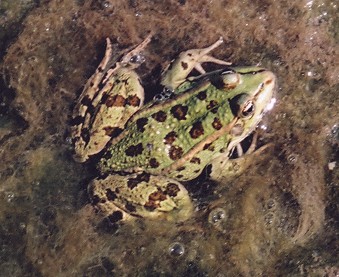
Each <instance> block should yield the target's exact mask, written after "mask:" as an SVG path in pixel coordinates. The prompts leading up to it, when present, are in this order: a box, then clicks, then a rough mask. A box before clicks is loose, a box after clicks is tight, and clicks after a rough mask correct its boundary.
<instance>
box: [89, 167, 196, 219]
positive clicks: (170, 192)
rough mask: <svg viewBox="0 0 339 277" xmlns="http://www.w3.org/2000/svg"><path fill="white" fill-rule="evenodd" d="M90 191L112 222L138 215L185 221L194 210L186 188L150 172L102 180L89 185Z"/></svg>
mask: <svg viewBox="0 0 339 277" xmlns="http://www.w3.org/2000/svg"><path fill="white" fill-rule="evenodd" d="M88 191H89V195H90V198H91V200H92V203H93V204H94V205H95V206H97V207H98V208H99V209H100V210H101V211H102V213H103V214H104V215H105V216H107V217H108V218H109V219H111V220H113V219H118V220H126V219H129V218H131V216H136V217H145V218H163V219H166V220H175V221H183V220H186V219H187V218H189V216H190V215H191V213H192V210H193V208H192V203H191V200H190V197H189V195H188V192H187V190H186V189H185V188H184V187H183V185H181V184H180V183H178V182H177V181H175V180H172V179H168V178H166V177H161V176H152V175H149V174H147V173H138V174H133V175H130V176H120V175H109V176H108V177H106V178H103V179H99V178H98V179H95V180H93V181H92V182H91V183H90V184H89V187H88Z"/></svg>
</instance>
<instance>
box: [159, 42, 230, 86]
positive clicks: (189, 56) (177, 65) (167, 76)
mask: <svg viewBox="0 0 339 277" xmlns="http://www.w3.org/2000/svg"><path fill="white" fill-rule="evenodd" d="M222 43H223V39H222V38H221V37H220V38H219V39H218V40H217V41H216V42H215V43H213V44H212V45H211V46H209V47H206V48H202V49H191V50H188V51H185V52H182V53H180V55H179V57H178V58H177V59H175V60H174V61H172V63H171V64H170V65H169V66H168V67H167V68H166V69H165V70H164V72H163V75H162V79H161V84H162V85H163V86H165V87H167V88H169V89H171V90H174V89H176V88H177V87H179V86H180V85H181V84H182V83H183V82H184V81H185V80H186V78H187V77H188V75H189V74H190V73H191V71H192V70H193V69H194V68H195V69H196V70H197V71H199V72H200V73H201V74H205V73H206V72H205V70H204V69H203V68H202V66H201V64H202V63H205V62H212V63H216V64H221V65H230V64H231V63H229V62H225V61H222V60H219V59H216V58H214V57H212V56H209V55H208V53H209V52H211V51H212V50H213V49H215V48H217V47H218V46H219V45H220V44H222Z"/></svg>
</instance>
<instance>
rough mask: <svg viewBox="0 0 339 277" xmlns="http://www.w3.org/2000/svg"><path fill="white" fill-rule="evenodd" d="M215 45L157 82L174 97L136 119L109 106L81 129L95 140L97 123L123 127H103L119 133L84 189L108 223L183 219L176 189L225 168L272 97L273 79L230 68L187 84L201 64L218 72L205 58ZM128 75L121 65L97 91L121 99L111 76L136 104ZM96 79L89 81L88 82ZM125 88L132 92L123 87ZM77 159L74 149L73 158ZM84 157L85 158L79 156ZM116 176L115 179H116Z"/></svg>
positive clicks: (182, 197) (186, 203)
mask: <svg viewBox="0 0 339 277" xmlns="http://www.w3.org/2000/svg"><path fill="white" fill-rule="evenodd" d="M219 44H220V40H219V41H217V42H216V43H214V44H213V45H211V46H210V47H207V48H203V49H193V50H188V51H186V52H183V53H181V54H180V56H179V57H178V59H176V60H175V61H174V62H173V63H172V67H171V69H167V71H165V73H164V74H163V77H162V84H164V85H165V86H166V87H168V88H171V89H173V91H174V93H173V96H172V97H171V98H170V99H167V100H164V101H155V100H154V101H152V102H150V103H148V104H146V105H145V106H141V105H140V109H139V110H138V111H135V110H132V111H130V112H129V111H126V108H127V109H129V108H130V107H128V104H126V103H127V102H124V103H125V105H122V104H121V103H119V105H118V103H117V102H114V105H115V109H112V110H110V111H109V112H107V111H106V110H108V109H107V108H106V110H105V112H97V113H96V114H94V115H92V117H94V119H92V126H85V127H86V128H89V129H90V130H92V129H91V128H90V127H93V129H95V131H93V132H92V133H93V134H97V133H100V130H102V129H105V130H107V126H104V127H103V126H97V124H93V122H99V121H100V122H104V121H105V120H101V118H102V117H104V118H105V119H107V118H117V117H118V115H120V114H125V118H124V119H123V120H120V119H119V120H118V122H114V121H111V122H110V130H111V129H112V126H113V127H114V128H115V126H118V127H119V129H120V130H121V131H120V132H119V134H117V135H115V136H114V137H112V138H111V139H110V142H109V146H108V147H106V148H105V150H104V152H103V155H102V157H101V159H100V161H99V163H98V170H99V172H101V173H102V175H103V176H105V177H100V178H96V179H95V180H93V181H92V182H91V183H90V185H89V194H90V196H91V199H92V202H93V204H95V205H96V206H97V207H98V208H99V209H100V210H101V211H102V212H103V213H104V214H105V215H106V216H109V217H110V219H111V220H112V221H118V220H121V219H126V218H130V216H131V215H132V216H141V217H148V218H165V219H170V220H185V219H187V218H188V217H189V216H190V215H191V213H192V209H193V206H192V203H191V201H190V198H189V195H188V193H187V191H186V189H185V188H184V187H183V186H182V185H181V184H180V183H179V181H187V180H192V179H193V178H195V177H197V176H198V175H199V174H200V173H201V171H202V170H203V169H204V168H205V167H206V165H208V164H212V169H213V161H214V160H216V159H218V160H220V158H221V159H223V160H227V158H228V155H229V153H230V151H232V149H233V148H234V147H235V146H236V145H237V144H238V143H240V142H241V141H242V140H243V139H244V138H245V137H247V136H248V135H249V134H250V133H251V132H252V131H253V129H254V128H255V127H256V126H257V124H258V123H259V121H260V120H261V117H262V114H263V112H264V110H265V107H266V106H267V104H268V103H269V102H270V100H271V98H272V93H273V90H274V84H275V76H274V75H273V73H271V72H270V71H267V70H265V69H263V68H258V67H241V68H240V67H238V68H227V70H225V69H224V70H217V71H214V72H209V73H204V72H203V71H202V73H203V74H201V75H200V76H198V77H195V78H187V76H188V74H189V73H190V71H191V70H192V69H193V68H197V69H198V70H201V69H202V68H201V66H200V63H202V62H206V61H210V62H214V63H218V64H226V62H223V61H220V60H217V59H215V58H213V57H210V56H208V55H207V53H208V52H210V51H211V50H212V49H214V48H215V47H217V46H218V45H219ZM126 68H127V69H126ZM133 69H134V67H132V66H131V68H129V65H128V64H127V66H126V65H125V66H124V67H122V68H121V69H120V68H118V69H117V70H116V71H115V72H114V74H112V75H111V76H110V78H108V81H107V80H105V81H106V82H105V83H104V84H103V87H106V88H107V83H109V82H110V81H111V82H110V86H109V92H108V93H109V94H110V97H113V98H114V99H117V98H118V97H117V95H121V92H122V89H121V82H120V80H121V79H120V77H117V76H121V72H123V73H124V74H123V76H124V78H125V79H124V80H125V82H124V84H125V85H126V87H125V88H123V92H122V93H123V95H124V98H126V99H127V98H128V97H130V99H132V98H133V97H134V98H135V97H136V95H137V96H138V97H140V98H143V91H141V89H140V85H139V83H138V82H137V78H138V77H137V75H136V74H135V72H134V71H133ZM129 72H130V74H129ZM97 76H98V75H96V74H95V75H94V77H92V78H96V77H97ZM126 80H127V81H126ZM92 82H93V79H92ZM116 84H119V89H116V88H117V87H118V86H117V85H116ZM131 84H137V86H135V85H133V86H131V87H130V85H131ZM96 91H98V89H97V90H96ZM106 91H107V89H106ZM106 91H105V92H104V94H105V93H107V92H106ZM126 91H128V93H129V94H128V93H127V94H126ZM140 91H141V92H140ZM86 93H87V94H88V92H86V91H84V92H83V94H86ZM90 93H92V92H91V91H90ZM131 95H132V96H133V97H132V98H131ZM134 98H133V99H134ZM119 99H120V98H119ZM121 99H122V98H121ZM130 102H131V101H130ZM106 103H107V102H106ZM102 106H104V104H102ZM130 106H133V105H131V104H130ZM78 109H79V108H78ZM98 110H99V111H100V106H99V108H98V109H97V111H98ZM126 113H127V114H128V116H126ZM95 118H100V120H96V119H95ZM121 121H123V122H121ZM122 126H123V127H122ZM81 128H83V126H81ZM78 129H79V128H78ZM78 129H77V130H78ZM98 130H99V131H98ZM114 130H115V129H114ZM97 141H100V138H99V139H97ZM96 144H98V143H96ZM88 149H91V150H92V149H94V147H93V146H91V147H88ZM76 150H77V148H76ZM100 150H101V149H100ZM83 151H84V150H83V148H81V150H79V151H78V153H84V152H83ZM86 151H87V150H86ZM95 152H98V151H97V150H95V151H94V153H95ZM86 155H88V156H90V155H91V153H89V152H88V151H87V152H86ZM78 156H79V154H78ZM122 172H124V174H123V175H122V174H119V173H122ZM107 175H108V176H107Z"/></svg>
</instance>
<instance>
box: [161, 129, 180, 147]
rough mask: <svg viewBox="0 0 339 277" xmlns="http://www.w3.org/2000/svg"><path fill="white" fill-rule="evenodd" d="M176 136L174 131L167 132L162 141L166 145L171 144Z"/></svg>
mask: <svg viewBox="0 0 339 277" xmlns="http://www.w3.org/2000/svg"><path fill="white" fill-rule="evenodd" d="M177 137H178V135H177V133H176V132H175V131H172V132H169V133H168V134H167V135H166V136H165V137H164V141H165V143H166V144H170V145H171V144H172V143H173V142H174V141H175V140H176V139H177Z"/></svg>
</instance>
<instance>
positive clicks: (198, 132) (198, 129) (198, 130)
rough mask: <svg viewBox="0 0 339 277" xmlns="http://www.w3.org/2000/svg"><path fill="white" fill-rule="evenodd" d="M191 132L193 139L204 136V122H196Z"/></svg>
mask: <svg viewBox="0 0 339 277" xmlns="http://www.w3.org/2000/svg"><path fill="white" fill-rule="evenodd" d="M189 133H190V136H191V138H193V139H196V138H198V137H200V136H202V135H203V134H204V128H203V127H202V123H201V122H200V121H198V122H194V123H193V126H192V128H191V130H190V132H189Z"/></svg>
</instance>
